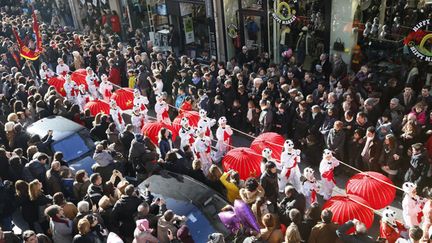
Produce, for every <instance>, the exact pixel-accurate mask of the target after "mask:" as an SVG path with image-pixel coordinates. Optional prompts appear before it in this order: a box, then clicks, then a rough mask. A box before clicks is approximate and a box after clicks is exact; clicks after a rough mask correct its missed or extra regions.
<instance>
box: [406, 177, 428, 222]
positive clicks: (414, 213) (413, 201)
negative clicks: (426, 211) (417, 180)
mask: <svg viewBox="0 0 432 243" xmlns="http://www.w3.org/2000/svg"><path fill="white" fill-rule="evenodd" d="M416 188H417V186H416V185H415V184H414V183H412V182H405V183H404V184H403V185H402V189H403V190H404V192H405V196H404V198H403V200H402V210H403V211H402V216H403V219H404V222H405V225H406V226H407V227H412V226H418V225H420V222H421V219H422V216H423V212H422V209H423V205H424V201H423V200H422V199H421V198H420V197H419V196H417V191H416Z"/></svg>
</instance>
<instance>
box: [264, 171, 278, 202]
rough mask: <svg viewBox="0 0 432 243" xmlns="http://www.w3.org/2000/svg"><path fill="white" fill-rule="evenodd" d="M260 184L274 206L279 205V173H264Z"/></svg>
mask: <svg viewBox="0 0 432 243" xmlns="http://www.w3.org/2000/svg"><path fill="white" fill-rule="evenodd" d="M260 184H261V186H262V187H263V189H264V192H265V194H264V195H265V197H266V199H267V200H269V201H270V202H272V203H273V204H276V203H277V199H278V194H279V185H278V176H277V173H275V174H273V173H271V172H268V171H266V172H264V173H263V174H262V175H261V179H260Z"/></svg>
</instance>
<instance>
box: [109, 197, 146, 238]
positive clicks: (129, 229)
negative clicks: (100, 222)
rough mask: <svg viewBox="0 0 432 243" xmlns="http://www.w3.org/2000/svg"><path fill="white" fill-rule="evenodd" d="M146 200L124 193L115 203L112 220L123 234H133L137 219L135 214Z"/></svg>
mask: <svg viewBox="0 0 432 243" xmlns="http://www.w3.org/2000/svg"><path fill="white" fill-rule="evenodd" d="M143 201H144V200H143V199H142V198H139V197H135V196H126V195H123V196H122V197H121V198H120V199H119V200H118V201H117V202H116V204H115V205H114V208H113V210H112V213H111V219H112V222H114V223H116V224H117V225H116V227H118V229H119V232H121V235H123V236H131V235H133V232H134V229H135V220H134V218H133V215H134V214H135V213H136V211H137V208H138V206H139V205H140V204H141V203H142V202H143Z"/></svg>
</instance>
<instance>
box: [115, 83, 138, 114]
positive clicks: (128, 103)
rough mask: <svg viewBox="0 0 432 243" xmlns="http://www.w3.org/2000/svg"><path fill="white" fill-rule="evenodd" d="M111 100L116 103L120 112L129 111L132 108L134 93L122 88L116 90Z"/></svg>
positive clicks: (131, 90)
mask: <svg viewBox="0 0 432 243" xmlns="http://www.w3.org/2000/svg"><path fill="white" fill-rule="evenodd" d="M111 99H113V100H115V101H116V102H117V105H118V106H119V107H120V109H122V110H130V109H132V108H133V101H134V93H133V89H129V88H122V89H118V90H116V91H115V92H114V93H113V94H112V95H111Z"/></svg>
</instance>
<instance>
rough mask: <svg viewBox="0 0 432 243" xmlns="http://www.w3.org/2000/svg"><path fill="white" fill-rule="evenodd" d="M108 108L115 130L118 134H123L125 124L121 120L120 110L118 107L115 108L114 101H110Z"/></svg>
mask: <svg viewBox="0 0 432 243" xmlns="http://www.w3.org/2000/svg"><path fill="white" fill-rule="evenodd" d="M110 107H111V108H110V115H111V118H112V120H113V122H114V124H115V125H116V127H117V130H118V131H119V132H123V130H124V128H125V122H124V120H123V116H122V110H121V109H120V107H118V106H117V103H116V102H115V100H111V101H110Z"/></svg>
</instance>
